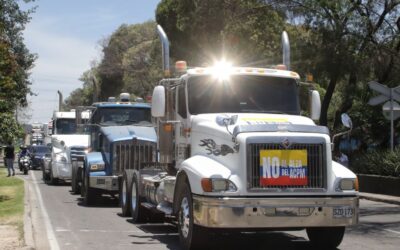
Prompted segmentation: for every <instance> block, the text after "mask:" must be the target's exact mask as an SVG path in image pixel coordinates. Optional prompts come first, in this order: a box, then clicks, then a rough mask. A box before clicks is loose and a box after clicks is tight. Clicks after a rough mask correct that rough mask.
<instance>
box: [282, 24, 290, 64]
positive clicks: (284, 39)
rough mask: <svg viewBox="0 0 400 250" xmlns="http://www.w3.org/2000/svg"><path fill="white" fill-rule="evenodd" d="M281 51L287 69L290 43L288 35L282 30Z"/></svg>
mask: <svg viewBox="0 0 400 250" xmlns="http://www.w3.org/2000/svg"><path fill="white" fill-rule="evenodd" d="M282 53H283V64H284V65H285V66H286V69H287V70H290V43H289V36H288V34H287V32H286V31H284V32H282Z"/></svg>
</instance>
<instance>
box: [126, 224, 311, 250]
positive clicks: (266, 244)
mask: <svg viewBox="0 0 400 250" xmlns="http://www.w3.org/2000/svg"><path fill="white" fill-rule="evenodd" d="M128 221H129V222H132V221H131V220H128ZM136 226H137V228H138V229H140V230H142V231H143V232H144V233H146V234H145V235H143V234H131V235H129V236H130V237H133V238H135V239H136V240H135V241H133V242H132V244H133V245H145V244H156V243H158V242H161V243H162V244H165V246H166V247H167V248H168V249H171V250H178V249H181V248H180V245H179V236H178V232H177V229H176V226H174V225H171V224H136ZM152 242H154V243H152ZM203 249H204V248H203ZM221 249H229V250H236V249H237V250H239V249H240V250H242V249H252V250H258V249H260V250H261V249H263V250H264V249H280V250H299V249H300V250H302V249H304V250H305V249H315V250H317V248H314V247H312V246H311V245H310V242H309V241H308V239H306V238H303V237H297V236H294V235H291V234H290V233H286V232H252V233H250V232H249V233H229V234H228V233H225V234H222V233H210V234H209V235H208V240H207V250H221Z"/></svg>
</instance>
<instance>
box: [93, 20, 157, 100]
mask: <svg viewBox="0 0 400 250" xmlns="http://www.w3.org/2000/svg"><path fill="white" fill-rule="evenodd" d="M155 27H156V25H155V23H154V22H152V21H149V22H145V23H142V24H135V25H126V24H124V25H121V26H120V27H119V28H118V29H117V30H116V31H115V32H114V33H113V34H112V35H111V36H110V38H109V39H107V40H106V41H105V42H104V45H103V46H104V47H103V53H104V57H103V60H102V61H101V63H100V65H99V67H98V69H97V70H98V75H99V80H100V84H101V90H100V96H101V98H102V99H106V98H107V97H109V96H115V95H117V94H119V93H120V91H121V90H127V91H139V92H140V93H134V94H139V95H142V94H143V93H145V92H146V94H148V93H147V92H148V91H149V89H150V88H149V87H147V86H152V83H151V82H150V80H152V79H149V77H150V75H152V74H151V73H150V72H149V71H148V67H149V66H150V65H155V64H154V63H155V62H154V60H152V58H151V56H152V51H153V50H154V49H155V47H154V44H153V42H154V41H155V39H156V36H155V35H156V34H155ZM157 45H158V44H157Z"/></svg>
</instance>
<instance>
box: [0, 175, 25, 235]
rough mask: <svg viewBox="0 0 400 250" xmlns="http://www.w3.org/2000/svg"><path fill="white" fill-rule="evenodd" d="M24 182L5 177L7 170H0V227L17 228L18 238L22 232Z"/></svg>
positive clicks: (15, 178)
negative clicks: (11, 226) (10, 226)
mask: <svg viewBox="0 0 400 250" xmlns="http://www.w3.org/2000/svg"><path fill="white" fill-rule="evenodd" d="M23 218H24V181H23V180H21V179H19V178H17V177H15V176H13V177H7V170H6V169H5V168H0V225H13V226H17V228H18V232H19V235H20V238H22V237H23V232H24V222H23Z"/></svg>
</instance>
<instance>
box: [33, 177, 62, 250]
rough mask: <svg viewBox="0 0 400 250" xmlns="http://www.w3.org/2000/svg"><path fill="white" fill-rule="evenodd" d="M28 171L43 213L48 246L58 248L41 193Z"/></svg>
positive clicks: (56, 249) (54, 249)
mask: <svg viewBox="0 0 400 250" xmlns="http://www.w3.org/2000/svg"><path fill="white" fill-rule="evenodd" d="M29 173H30V175H31V176H32V179H33V185H34V186H35V190H36V195H37V197H38V200H39V205H40V207H41V208H42V209H41V211H42V215H43V220H44V225H45V226H46V233H47V238H48V239H49V244H50V248H51V249H52V250H59V249H60V246H59V245H58V242H57V239H56V235H55V234H54V230H53V227H52V226H51V222H50V218H49V214H48V213H47V210H46V207H45V206H44V202H43V199H42V194H41V193H40V189H39V186H38V185H37V181H36V176H35V174H34V173H33V172H32V171H29Z"/></svg>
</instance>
